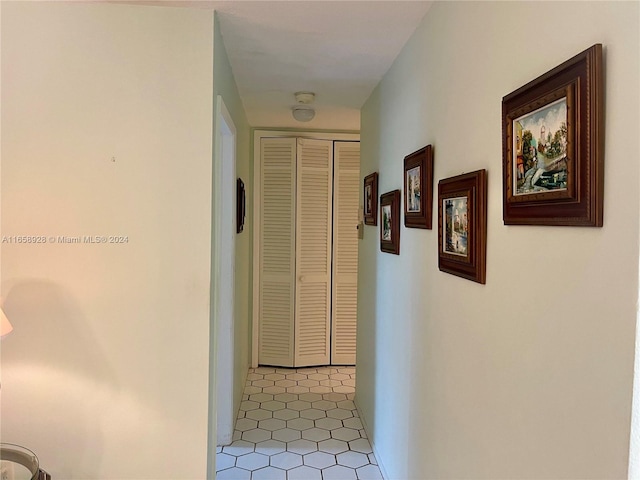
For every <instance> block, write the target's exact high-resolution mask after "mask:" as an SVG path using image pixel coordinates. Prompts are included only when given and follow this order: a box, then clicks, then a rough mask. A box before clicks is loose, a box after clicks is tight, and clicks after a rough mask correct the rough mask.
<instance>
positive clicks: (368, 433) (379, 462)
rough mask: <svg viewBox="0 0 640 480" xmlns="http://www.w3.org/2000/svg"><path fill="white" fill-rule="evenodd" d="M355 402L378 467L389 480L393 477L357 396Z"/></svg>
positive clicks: (383, 476)
mask: <svg viewBox="0 0 640 480" xmlns="http://www.w3.org/2000/svg"><path fill="white" fill-rule="evenodd" d="M353 403H354V404H355V406H356V410H358V416H359V417H360V421H361V422H362V426H363V428H364V431H365V433H366V434H367V440H369V443H370V444H371V449H372V450H373V454H374V455H375V457H376V462H377V463H378V468H379V469H380V473H381V474H382V478H383V479H384V480H389V479H390V478H391V477H390V476H389V475H388V474H387V470H386V469H385V468H384V464H383V463H382V459H381V458H380V455H379V454H378V450H377V449H376V445H375V443H374V441H373V437H372V436H371V430H370V429H369V426H368V425H367V422H366V420H365V419H364V416H363V415H362V410H360V407H359V406H358V399H357V397H356V398H354V399H353Z"/></svg>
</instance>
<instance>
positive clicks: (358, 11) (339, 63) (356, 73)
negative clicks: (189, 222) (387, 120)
mask: <svg viewBox="0 0 640 480" xmlns="http://www.w3.org/2000/svg"><path fill="white" fill-rule="evenodd" d="M128 3H134V2H128ZM135 3H145V4H147V5H148V4H150V3H153V4H155V5H158V4H161V5H168V6H181V7H191V8H202V9H215V10H216V11H218V17H219V21H220V30H221V33H222V37H223V40H224V44H225V48H226V51H227V54H228V57H229V62H230V63H231V68H232V70H233V74H234V77H235V80H236V84H237V85H238V90H239V93H240V97H241V98H242V102H243V104H244V108H245V111H246V113H247V118H248V121H249V124H250V125H251V126H253V127H286V128H309V129H331V130H359V129H360V107H362V105H363V104H364V102H365V101H366V100H367V98H368V97H369V95H370V94H371V92H372V91H373V89H374V88H375V86H376V85H377V84H378V82H379V81H380V80H381V79H382V77H383V75H384V74H385V73H386V72H387V70H388V69H389V67H390V66H391V64H392V63H393V61H394V60H395V58H396V57H397V55H398V53H399V52H400V50H401V49H402V47H403V46H404V44H405V43H406V41H407V40H408V39H409V37H410V36H411V34H412V33H413V31H414V30H415V28H416V27H417V25H418V23H419V22H420V20H421V19H422V18H423V17H424V15H425V13H426V12H427V10H428V8H429V6H430V5H431V3H432V2H431V1H314V0H307V1H294V0H292V1H239V0H235V1H233V0H227V1H164V2H163V1H157V2H156V1H154V2H135ZM298 91H312V92H315V94H316V99H315V102H314V104H313V106H314V108H315V110H316V116H315V118H314V119H313V120H311V121H310V122H307V123H300V122H297V121H296V120H294V119H293V117H292V115H291V107H293V106H294V105H295V104H296V100H295V97H294V93H295V92H298Z"/></svg>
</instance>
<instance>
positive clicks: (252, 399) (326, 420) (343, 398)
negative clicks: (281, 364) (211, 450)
mask: <svg viewBox="0 0 640 480" xmlns="http://www.w3.org/2000/svg"><path fill="white" fill-rule="evenodd" d="M354 385H355V368H353V367H339V368H336V367H318V368H301V369H289V368H271V367H259V368H256V369H250V370H249V374H248V376H247V384H246V387H245V391H244V396H243V399H242V403H241V404H240V412H239V414H238V420H237V421H236V432H235V434H234V441H233V443H232V444H231V445H226V446H224V447H218V449H217V450H216V452H217V454H216V456H217V458H216V469H217V473H216V479H217V480H224V479H246V480H261V479H264V480H267V479H274V480H275V479H282V480H297V479H299V480H316V479H317V480H330V479H339V480H347V479H354V480H382V475H381V473H380V469H379V468H378V465H377V462H376V459H375V457H374V455H373V453H372V449H371V445H370V443H369V440H368V439H367V437H366V433H365V431H364V429H363V427H362V422H361V421H360V418H359V415H358V411H357V410H356V406H355V404H354V403H353V398H354V396H355V386H354Z"/></svg>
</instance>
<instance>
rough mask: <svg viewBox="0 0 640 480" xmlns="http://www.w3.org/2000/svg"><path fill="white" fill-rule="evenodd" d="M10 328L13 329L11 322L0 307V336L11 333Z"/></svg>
mask: <svg viewBox="0 0 640 480" xmlns="http://www.w3.org/2000/svg"><path fill="white" fill-rule="evenodd" d="M11 330H13V327H12V326H11V322H9V319H8V318H7V316H6V315H5V314H4V310H2V308H0V337H4V336H5V335H7V334H8V333H11Z"/></svg>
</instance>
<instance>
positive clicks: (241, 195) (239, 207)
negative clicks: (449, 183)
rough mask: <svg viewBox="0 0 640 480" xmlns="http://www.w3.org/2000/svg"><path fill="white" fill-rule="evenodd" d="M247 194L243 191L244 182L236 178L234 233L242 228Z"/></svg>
mask: <svg viewBox="0 0 640 480" xmlns="http://www.w3.org/2000/svg"><path fill="white" fill-rule="evenodd" d="M246 206H247V195H246V193H245V191H244V182H243V181H242V179H241V178H238V181H237V182H236V233H242V231H243V230H244V217H245V214H246Z"/></svg>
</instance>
